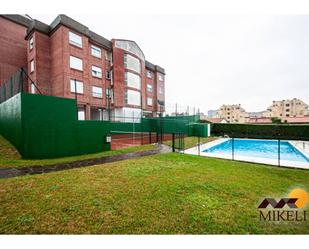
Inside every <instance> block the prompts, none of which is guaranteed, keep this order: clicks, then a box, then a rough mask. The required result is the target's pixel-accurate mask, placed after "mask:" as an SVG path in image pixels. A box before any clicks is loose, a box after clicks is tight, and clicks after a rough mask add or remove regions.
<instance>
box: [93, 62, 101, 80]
mask: <svg viewBox="0 0 309 249" xmlns="http://www.w3.org/2000/svg"><path fill="white" fill-rule="evenodd" d="M91 75H92V76H93V77H96V78H100V79H102V68H100V67H97V66H95V65H92V66H91Z"/></svg>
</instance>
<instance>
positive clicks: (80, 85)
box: [71, 80, 84, 94]
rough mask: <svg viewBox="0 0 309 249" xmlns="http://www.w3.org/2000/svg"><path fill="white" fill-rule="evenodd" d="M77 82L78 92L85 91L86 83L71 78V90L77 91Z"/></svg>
mask: <svg viewBox="0 0 309 249" xmlns="http://www.w3.org/2000/svg"><path fill="white" fill-rule="evenodd" d="M75 83H76V93H80V94H83V93H84V83H83V82H81V81H79V80H71V92H72V93H75Z"/></svg>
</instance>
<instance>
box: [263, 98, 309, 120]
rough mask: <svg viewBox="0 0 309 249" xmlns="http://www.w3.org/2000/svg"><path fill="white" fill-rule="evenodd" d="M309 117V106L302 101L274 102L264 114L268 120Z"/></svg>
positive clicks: (295, 99)
mask: <svg viewBox="0 0 309 249" xmlns="http://www.w3.org/2000/svg"><path fill="white" fill-rule="evenodd" d="M306 115H309V110H308V105H307V104H306V103H305V102H303V101H302V100H300V99H297V98H294V99H291V100H280V101H273V103H272V105H271V106H269V107H268V108H267V110H266V111H265V112H264V113H263V117H268V118H273V117H276V118H281V119H284V118H288V117H304V116H306Z"/></svg>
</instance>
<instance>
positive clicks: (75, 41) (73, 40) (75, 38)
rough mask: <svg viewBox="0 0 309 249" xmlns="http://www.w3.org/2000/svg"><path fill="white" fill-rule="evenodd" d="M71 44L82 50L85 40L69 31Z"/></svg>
mask: <svg viewBox="0 0 309 249" xmlns="http://www.w3.org/2000/svg"><path fill="white" fill-rule="evenodd" d="M78 40H79V41H80V42H79V41H78ZM69 43H70V44H72V45H74V46H76V47H79V48H82V47H83V38H82V37H81V36H80V35H78V34H75V33H74V32H72V31H69Z"/></svg>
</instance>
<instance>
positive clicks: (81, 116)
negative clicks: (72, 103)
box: [77, 106, 86, 120]
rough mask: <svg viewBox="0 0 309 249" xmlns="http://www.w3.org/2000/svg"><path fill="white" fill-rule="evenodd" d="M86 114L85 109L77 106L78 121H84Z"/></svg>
mask: <svg viewBox="0 0 309 249" xmlns="http://www.w3.org/2000/svg"><path fill="white" fill-rule="evenodd" d="M85 114H86V112H85V107H84V106H83V107H81V106H78V107H77V116H78V117H77V118H78V120H85V119H86V115H85Z"/></svg>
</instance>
